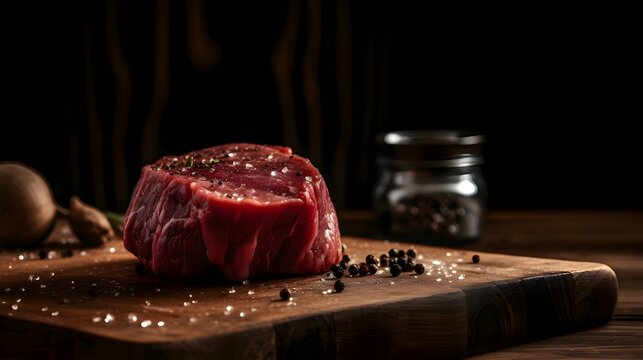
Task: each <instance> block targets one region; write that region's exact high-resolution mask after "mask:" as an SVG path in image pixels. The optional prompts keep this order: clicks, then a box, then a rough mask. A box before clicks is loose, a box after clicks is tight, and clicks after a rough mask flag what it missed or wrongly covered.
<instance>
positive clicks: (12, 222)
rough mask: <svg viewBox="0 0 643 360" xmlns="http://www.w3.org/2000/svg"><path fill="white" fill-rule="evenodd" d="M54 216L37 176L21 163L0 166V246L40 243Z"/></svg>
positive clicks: (49, 198)
mask: <svg viewBox="0 0 643 360" xmlns="http://www.w3.org/2000/svg"><path fill="white" fill-rule="evenodd" d="M55 217H56V203H55V201H54V198H53V196H52V193H51V190H50V188H49V184H48V183H47V181H46V180H45V179H44V178H43V176H42V175H41V174H40V173H38V172H37V171H36V170H34V169H33V168H31V167H29V166H27V165H25V164H21V163H16V162H8V163H0V246H27V245H34V244H37V243H39V242H41V241H42V240H44V238H45V237H46V235H47V234H48V233H49V232H50V230H51V228H52V225H53V223H54V219H55Z"/></svg>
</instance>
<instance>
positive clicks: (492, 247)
mask: <svg viewBox="0 0 643 360" xmlns="http://www.w3.org/2000/svg"><path fill="white" fill-rule="evenodd" d="M340 219H341V223H340V224H341V229H342V234H343V235H346V236H361V237H367V238H372V237H374V236H375V233H374V231H373V228H374V221H373V219H372V217H371V216H370V215H369V213H367V212H346V213H341V214H340ZM484 234H485V235H484V237H483V238H482V239H481V240H480V241H478V242H475V243H472V244H468V245H466V246H460V247H459V248H460V249H462V250H472V251H479V252H492V253H500V254H508V255H523V256H531V257H540V258H553V259H561V260H576V261H585V262H598V263H603V264H607V265H608V266H610V267H611V268H612V269H613V270H614V271H615V272H616V275H617V277H618V284H619V291H618V302H617V306H616V309H615V312H614V315H613V317H612V319H611V320H610V321H609V322H608V323H607V324H605V325H602V326H599V327H595V328H591V329H589V330H584V331H579V332H574V333H571V334H567V335H563V336H558V337H553V338H547V339H544V340H540V341H535V342H530V343H525V344H522V345H518V346H514V347H510V348H505V349H501V350H497V351H493V352H490V353H485V354H481V355H477V356H474V357H471V358H472V359H517V358H519V359H542V358H556V359H568V358H569V359H587V358H598V359H642V358H643V302H642V301H641V300H642V299H643V261H642V259H641V258H642V255H643V211H502V212H491V213H490V214H489V215H488V222H487V227H486V229H485V233H484ZM456 247H457V246H456Z"/></svg>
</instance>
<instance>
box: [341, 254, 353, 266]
mask: <svg viewBox="0 0 643 360" xmlns="http://www.w3.org/2000/svg"><path fill="white" fill-rule="evenodd" d="M342 261H343V262H345V263H347V264H348V263H350V262H351V257H350V256H348V255H346V254H344V255H343V256H342Z"/></svg>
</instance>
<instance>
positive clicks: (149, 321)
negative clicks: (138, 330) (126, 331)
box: [141, 320, 152, 328]
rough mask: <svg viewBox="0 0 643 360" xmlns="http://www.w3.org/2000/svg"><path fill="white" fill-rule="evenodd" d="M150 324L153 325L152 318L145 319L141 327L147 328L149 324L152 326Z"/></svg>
mask: <svg viewBox="0 0 643 360" xmlns="http://www.w3.org/2000/svg"><path fill="white" fill-rule="evenodd" d="M150 325H152V321H151V320H143V321H141V327H142V328H146V327H148V326H150Z"/></svg>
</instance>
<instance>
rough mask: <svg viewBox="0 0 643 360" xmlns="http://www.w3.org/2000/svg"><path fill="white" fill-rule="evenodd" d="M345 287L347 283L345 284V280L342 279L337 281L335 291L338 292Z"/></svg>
mask: <svg viewBox="0 0 643 360" xmlns="http://www.w3.org/2000/svg"><path fill="white" fill-rule="evenodd" d="M345 287H346V285H344V282H343V281H341V280H337V281H335V291H337V292H338V293H339V292H342V291H344V288H345Z"/></svg>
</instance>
